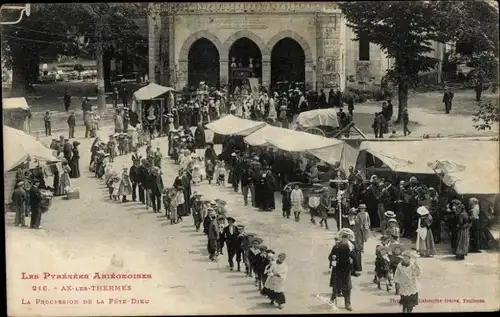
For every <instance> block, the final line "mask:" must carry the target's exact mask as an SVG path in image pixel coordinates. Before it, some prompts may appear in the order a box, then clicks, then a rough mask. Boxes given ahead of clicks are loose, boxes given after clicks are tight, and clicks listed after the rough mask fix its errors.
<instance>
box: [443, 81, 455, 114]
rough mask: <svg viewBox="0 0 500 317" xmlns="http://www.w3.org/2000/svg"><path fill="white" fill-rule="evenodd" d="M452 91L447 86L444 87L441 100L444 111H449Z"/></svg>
mask: <svg viewBox="0 0 500 317" xmlns="http://www.w3.org/2000/svg"><path fill="white" fill-rule="evenodd" d="M453 96H454V95H453V92H451V91H450V89H449V88H448V87H444V95H443V102H444V108H445V110H446V113H450V111H451V102H452V101H453Z"/></svg>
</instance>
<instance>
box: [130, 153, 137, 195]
mask: <svg viewBox="0 0 500 317" xmlns="http://www.w3.org/2000/svg"><path fill="white" fill-rule="evenodd" d="M133 162H134V165H132V166H131V167H130V171H129V175H130V182H131V183H132V201H135V200H136V198H137V184H138V183H139V164H140V161H139V160H138V159H136V158H134V159H133ZM139 197H140V193H139ZM139 199H140V198H139Z"/></svg>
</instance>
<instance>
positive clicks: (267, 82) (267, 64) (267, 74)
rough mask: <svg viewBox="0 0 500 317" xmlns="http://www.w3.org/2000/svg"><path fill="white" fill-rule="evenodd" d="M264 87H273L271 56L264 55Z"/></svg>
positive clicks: (268, 88)
mask: <svg viewBox="0 0 500 317" xmlns="http://www.w3.org/2000/svg"><path fill="white" fill-rule="evenodd" d="M261 67H262V87H265V88H266V89H267V90H268V92H269V91H270V89H271V56H267V55H266V56H262V66H261Z"/></svg>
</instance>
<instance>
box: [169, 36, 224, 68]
mask: <svg viewBox="0 0 500 317" xmlns="http://www.w3.org/2000/svg"><path fill="white" fill-rule="evenodd" d="M201 38H206V39H207V40H209V41H210V42H212V43H213V44H214V45H215V47H216V48H217V51H219V56H220V57H222V56H223V55H222V53H223V52H224V46H223V45H222V42H221V41H220V40H219V38H218V37H217V36H215V35H214V34H212V33H210V32H208V31H206V30H203V31H198V32H195V33H193V34H191V35H190V36H189V37H188V38H187V39H186V40H185V41H184V44H182V48H181V51H180V52H179V62H187V59H188V55H189V50H190V49H191V46H192V45H193V44H194V42H196V41H197V40H199V39H201Z"/></svg>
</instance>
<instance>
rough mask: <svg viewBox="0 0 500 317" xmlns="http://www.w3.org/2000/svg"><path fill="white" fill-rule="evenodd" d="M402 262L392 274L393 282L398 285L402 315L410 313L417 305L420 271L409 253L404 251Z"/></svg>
mask: <svg viewBox="0 0 500 317" xmlns="http://www.w3.org/2000/svg"><path fill="white" fill-rule="evenodd" d="M401 257H402V262H401V263H399V264H398V266H397V267H396V271H395V272H394V282H395V283H396V284H397V285H398V288H399V294H400V296H401V299H400V300H399V303H400V304H401V305H402V306H403V313H411V312H412V311H413V308H414V307H415V306H417V305H418V291H419V290H420V288H421V286H420V283H419V278H420V275H421V274H422V269H421V268H420V266H419V265H418V263H417V262H416V261H415V258H414V257H413V256H412V254H411V252H410V251H405V252H403V254H402V255H401Z"/></svg>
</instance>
